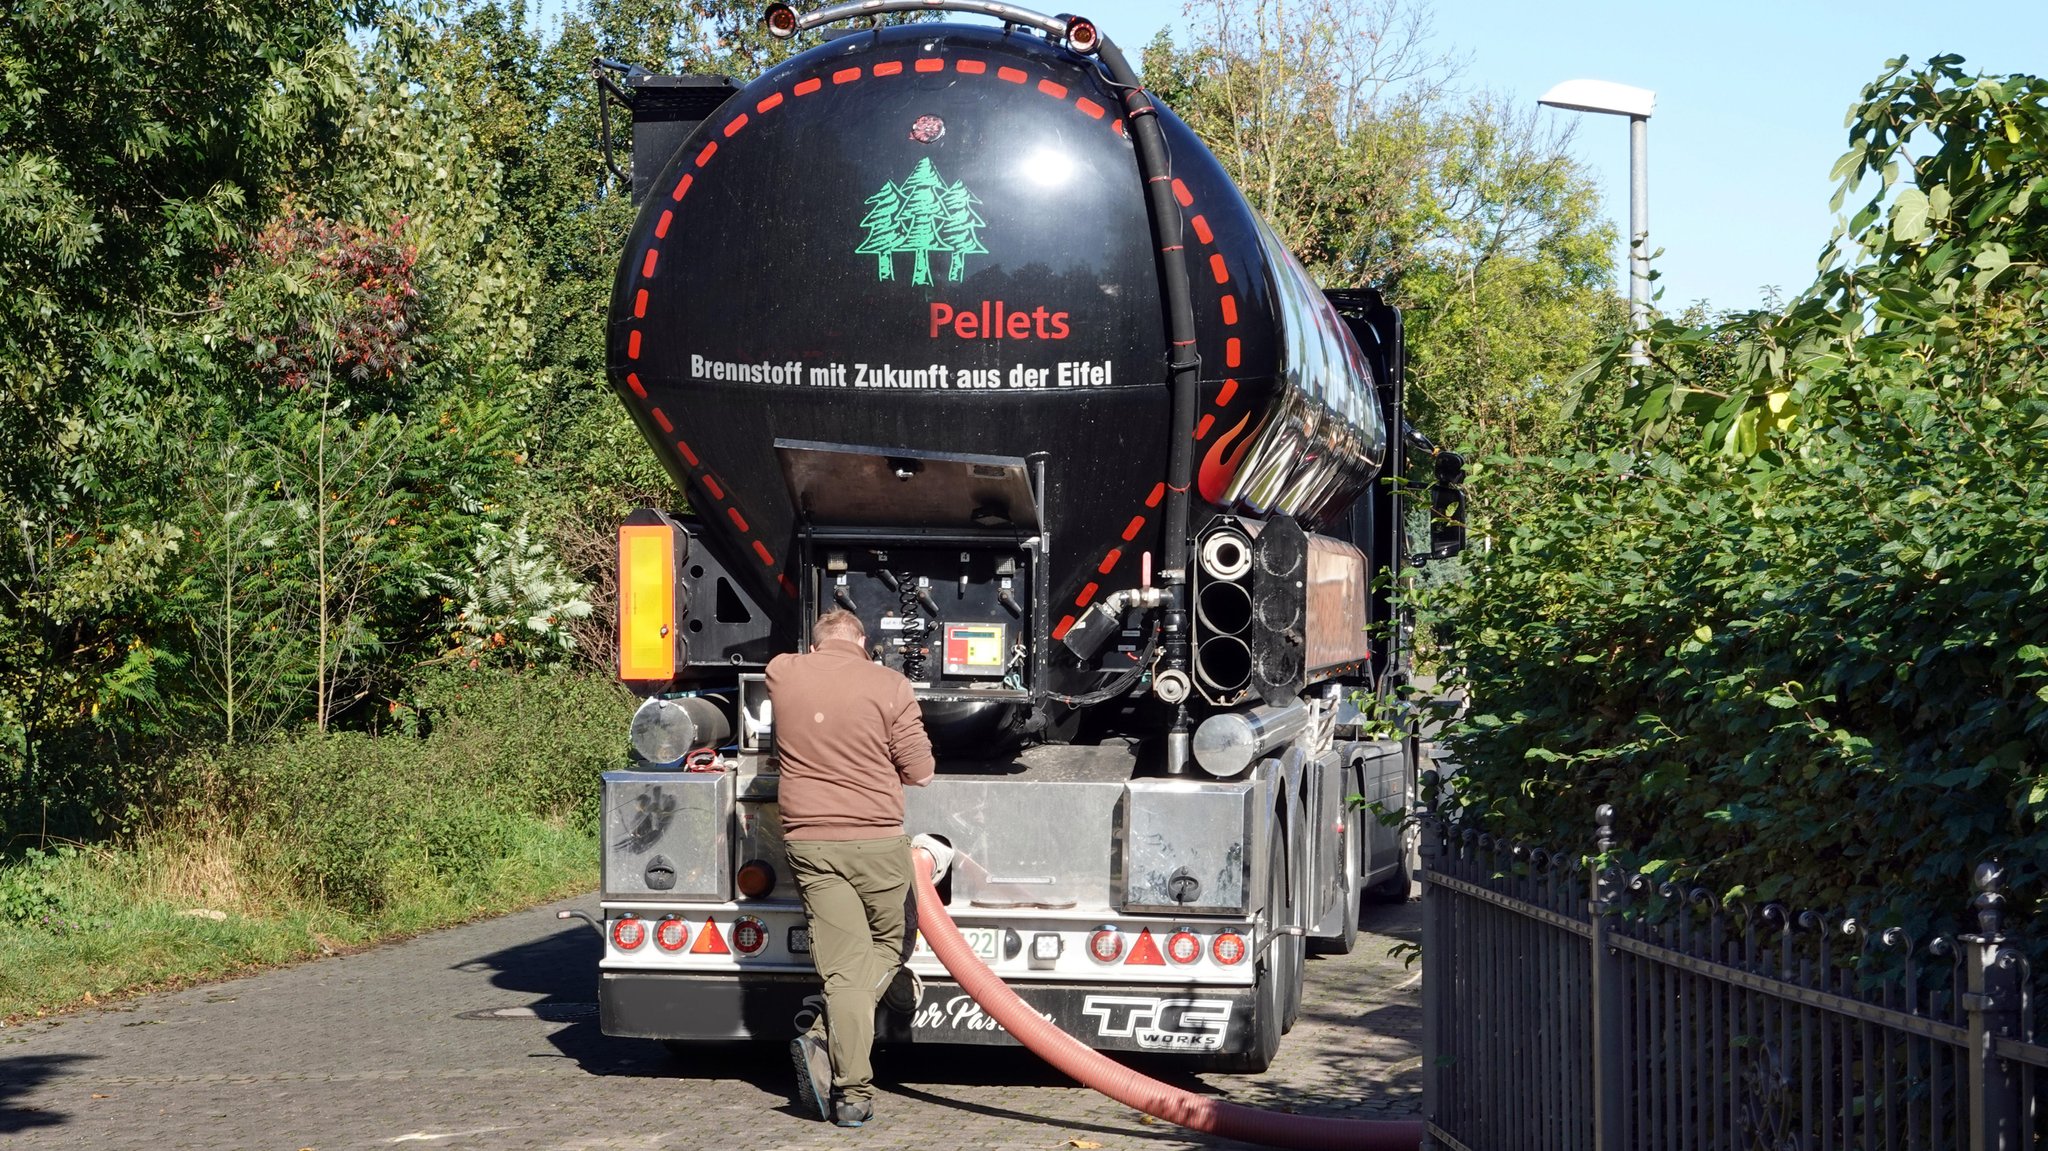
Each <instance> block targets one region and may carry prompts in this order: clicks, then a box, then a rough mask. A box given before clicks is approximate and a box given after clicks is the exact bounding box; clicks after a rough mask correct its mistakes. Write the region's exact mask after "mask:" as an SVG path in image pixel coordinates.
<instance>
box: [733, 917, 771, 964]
mask: <svg viewBox="0 0 2048 1151" xmlns="http://www.w3.org/2000/svg"><path fill="white" fill-rule="evenodd" d="M766 946H768V925H767V924H765V923H762V922H761V921H760V920H758V919H755V918H754V917H753V916H751V915H742V916H740V917H739V918H738V919H735V920H733V922H732V949H733V950H734V951H737V952H739V953H740V954H741V955H753V954H756V953H758V952H759V951H760V950H761V949H762V948H763V947H766Z"/></svg>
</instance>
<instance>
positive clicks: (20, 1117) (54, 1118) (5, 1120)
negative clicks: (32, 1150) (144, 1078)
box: [0, 1055, 97, 1134]
mask: <svg viewBox="0 0 2048 1151" xmlns="http://www.w3.org/2000/svg"><path fill="white" fill-rule="evenodd" d="M93 1058H97V1057H96V1056H92V1055H17V1056H15V1057H13V1058H11V1059H0V1134H9V1133H12V1132H16V1131H28V1130H31V1129H33V1128H36V1127H54V1126H56V1125H57V1124H59V1123H64V1122H67V1121H68V1118H69V1117H68V1116H66V1115H64V1114H63V1113H62V1112H56V1111H44V1110H42V1109H41V1108H36V1107H24V1106H21V1105H20V1103H19V1102H17V1101H18V1100H19V1099H20V1098H21V1097H22V1096H24V1095H27V1094H28V1093H29V1092H31V1091H34V1090H35V1089H36V1088H38V1087H40V1086H42V1085H43V1084H44V1083H45V1082H46V1081H48V1080H50V1079H53V1078H55V1077H56V1076H58V1075H60V1074H62V1073H63V1072H64V1069H65V1068H66V1067H67V1066H69V1065H70V1064H73V1063H82V1062H84V1061H86V1060H88V1059H93Z"/></svg>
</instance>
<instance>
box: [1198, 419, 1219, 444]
mask: <svg viewBox="0 0 2048 1151" xmlns="http://www.w3.org/2000/svg"><path fill="white" fill-rule="evenodd" d="M1215 426H1216V417H1215V415H1214V414H1213V413H1209V412H1204V413H1203V414H1202V422H1201V423H1199V424H1196V425H1195V438H1196V439H1198V440H1206V439H1208V438H1209V429H1210V428H1213V427H1215Z"/></svg>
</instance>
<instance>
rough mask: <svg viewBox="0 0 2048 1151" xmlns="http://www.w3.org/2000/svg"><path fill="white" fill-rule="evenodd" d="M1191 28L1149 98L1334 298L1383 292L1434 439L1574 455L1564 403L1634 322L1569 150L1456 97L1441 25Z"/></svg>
mask: <svg viewBox="0 0 2048 1151" xmlns="http://www.w3.org/2000/svg"><path fill="white" fill-rule="evenodd" d="M1188 14H1189V16H1190V18H1191V25H1192V28H1193V31H1192V36H1191V43H1190V44H1189V45H1187V46H1186V47H1185V48H1183V47H1180V46H1177V45H1176V44H1174V43H1173V42H1172V41H1171V40H1170V39H1168V38H1166V37H1165V36H1164V34H1162V36H1161V38H1160V39H1158V40H1155V41H1154V42H1153V44H1152V45H1151V46H1150V47H1149V48H1148V49H1147V51H1146V55H1145V72H1146V78H1147V82H1148V84H1149V86H1150V87H1151V88H1152V89H1153V90H1154V91H1155V92H1157V93H1158V94H1159V95H1160V96H1161V98H1162V99H1163V100H1164V101H1165V102H1166V103H1167V104H1168V105H1169V106H1170V107H1172V108H1174V109H1175V110H1176V111H1177V112H1178V113H1179V114H1180V115H1181V117H1182V118H1183V119H1185V120H1186V121H1187V122H1188V124H1189V126H1190V127H1192V128H1193V129H1194V130H1195V132H1196V134H1197V135H1199V136H1200V137H1201V138H1202V140H1203V142H1204V143H1206V144H1208V145H1209V147H1210V148H1211V150H1213V151H1214V152H1215V153H1216V155H1217V157H1218V158H1219V159H1220V160H1221V161H1222V162H1223V165H1224V167H1225V168H1226V169H1227V170H1229V171H1230V173H1231V175H1232V177H1233V178H1234V179H1235V180H1236V181H1237V183H1238V186H1239V187H1240V188H1241V189H1243V191H1244V192H1245V195H1246V197H1247V198H1248V199H1249V200H1250V201H1251V203H1252V206H1253V207H1254V208H1255V209H1257V210H1258V211H1259V212H1260V213H1261V214H1262V215H1263V216H1265V217H1266V219H1267V222H1268V223H1269V224H1271V225H1272V226H1273V228H1274V230H1275V232H1276V233H1277V234H1278V235H1279V236H1280V238H1281V239H1282V240H1283V242H1285V243H1286V244H1287V245H1288V247H1289V248H1290V249H1291V250H1292V251H1294V252H1295V253H1296V255H1297V256H1298V257H1299V258H1300V259H1301V260H1302V262H1303V263H1304V264H1305V265H1307V266H1308V268H1309V269H1310V271H1311V272H1312V273H1314V274H1315V275H1316V276H1317V277H1318V278H1319V279H1320V280H1321V281H1322V282H1323V283H1325V284H1326V285H1328V286H1331V287H1349V286H1358V285H1365V286H1372V287H1378V288H1380V289H1381V290H1382V291H1384V292H1385V293H1386V294H1387V296H1388V298H1389V299H1390V301H1391V302H1393V303H1395V304H1397V305H1399V306H1400V307H1402V308H1403V309H1404V310H1405V311H1406V312H1407V314H1408V317H1409V329H1408V330H1409V347H1410V377H1409V378H1410V385H1411V386H1410V391H1409V395H1410V397H1411V405H1412V409H1413V415H1414V418H1415V419H1416V421H1417V422H1418V424H1426V425H1427V426H1429V427H1430V428H1431V430H1432V434H1434V435H1436V436H1437V437H1438V438H1439V439H1440V440H1443V441H1446V442H1449V443H1451V444H1453V445H1456V446H1459V447H1461V448H1464V449H1466V450H1467V451H1468V453H1470V454H1473V455H1481V454H1486V453H1490V452H1495V451H1502V450H1506V451H1515V452H1522V451H1531V450H1544V449H1548V448H1551V447H1554V446H1556V445H1557V444H1559V443H1560V442H1562V441H1563V439H1565V438H1567V437H1569V436H1570V435H1571V434H1572V433H1573V431H1574V428H1573V427H1572V425H1571V423H1570V421H1569V419H1567V418H1566V416H1565V414H1564V413H1565V411H1566V409H1567V407H1568V405H1569V403H1570V402H1571V401H1572V400H1573V399H1574V398H1575V397H1576V393H1575V392H1574V391H1572V390H1570V389H1567V388H1566V387H1564V384H1565V383H1566V381H1567V380H1569V379H1571V378H1572V377H1573V376H1574V375H1575V374H1576V372H1577V370H1578V369H1579V368H1580V367H1581V366H1582V365H1583V364H1584V363H1585V362H1586V361H1587V360H1588V359H1589V358H1591V356H1592V354H1593V352H1594V350H1595V349H1596V347H1597V346H1598V345H1599V343H1600V341H1601V340H1602V339H1603V338H1604V337H1605V336H1606V335H1607V334H1608V333H1609V332H1610V331H1612V330H1614V328H1615V327H1616V325H1618V324H1619V322H1620V316H1621V313H1620V312H1619V311H1618V310H1617V308H1616V306H1615V304H1614V302H1613V290H1612V282H1611V278H1610V273H1609V271H1608V269H1607V257H1606V253H1607V252H1608V251H1610V250H1611V248H1612V237H1613V230H1612V228H1611V227H1610V226H1608V225H1606V224H1605V223H1604V222H1602V221H1601V220H1600V218H1599V212H1598V204H1599V201H1598V198H1597V197H1596V196H1595V194H1594V192H1593V189H1592V185H1591V183H1590V182H1589V181H1588V179H1587V178H1586V174H1585V173H1584V172H1583V171H1581V170H1580V169H1579V167H1578V165H1577V164H1576V163H1575V162H1574V161H1573V160H1572V159H1571V158H1570V156H1569V155H1568V154H1567V151H1566V148H1567V145H1568V143H1569V138H1570V137H1569V130H1566V131H1564V132H1559V133H1551V132H1546V131H1545V130H1543V128H1542V126H1541V123H1540V122H1539V121H1538V120H1537V119H1536V118H1535V116H1534V114H1533V113H1517V112H1515V111H1513V110H1512V109H1511V107H1510V106H1509V105H1508V104H1507V103H1506V102H1505V101H1502V100H1500V99H1497V98H1493V97H1489V96H1486V95H1483V94H1482V95H1478V96H1472V97H1466V98H1460V97H1458V96H1457V95H1456V93H1455V91H1454V89H1453V84H1454V82H1455V80H1456V77H1457V68H1456V63H1455V61H1454V59H1453V58H1452V57H1450V56H1448V55H1446V54H1444V53H1440V52H1436V51H1434V50H1433V49H1432V48H1431V46H1430V41H1431V25H1430V19H1429V13H1428V9H1427V8H1426V7H1424V6H1422V5H1420V4H1415V3H1410V2H1407V0H1372V2H1366V0H1347V2H1345V3H1340V4H1337V5H1335V6H1334V7H1332V6H1328V5H1323V6H1313V7H1311V6H1295V7H1290V6H1288V5H1287V4H1285V3H1284V2H1281V0H1206V2H1204V3H1200V4H1190V5H1189V7H1188Z"/></svg>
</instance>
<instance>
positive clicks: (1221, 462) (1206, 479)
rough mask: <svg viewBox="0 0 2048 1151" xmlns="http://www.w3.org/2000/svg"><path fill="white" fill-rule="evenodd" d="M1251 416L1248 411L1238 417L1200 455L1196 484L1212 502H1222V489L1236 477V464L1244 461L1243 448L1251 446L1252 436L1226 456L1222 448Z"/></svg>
mask: <svg viewBox="0 0 2048 1151" xmlns="http://www.w3.org/2000/svg"><path fill="white" fill-rule="evenodd" d="M1251 418H1252V414H1251V413H1250V412H1246V413H1245V414H1244V415H1242V416H1240V417H1238V420H1237V423H1236V424H1234V425H1233V426H1232V427H1231V429H1230V430H1229V431H1227V432H1225V433H1223V434H1222V435H1220V436H1217V437H1216V442H1215V443H1213V444H1211V445H1209V454H1208V455H1205V456H1203V457H1202V470H1201V472H1200V474H1199V475H1198V476H1197V477H1196V486H1197V487H1198V488H1199V489H1200V491H1201V493H1202V498H1203V499H1205V500H1207V501H1209V502H1210V503H1212V504H1220V503H1222V502H1223V489H1225V488H1227V487H1229V486H1230V481H1231V480H1233V479H1235V478H1236V477H1237V465H1238V464H1240V463H1243V462H1244V452H1245V449H1246V448H1249V447H1251V446H1252V438H1251V437H1250V436H1246V437H1245V438H1244V441H1243V442H1242V443H1240V444H1238V445H1237V450H1236V451H1234V452H1231V453H1230V455H1229V456H1228V457H1227V458H1226V457H1225V456H1224V454H1223V452H1224V450H1225V449H1226V448H1228V447H1230V441H1231V440H1233V439H1236V438H1237V435H1238V433H1239V432H1242V431H1244V426H1245V425H1246V424H1248V423H1250V422H1251Z"/></svg>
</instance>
